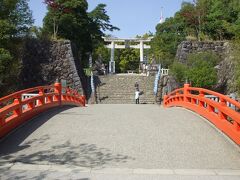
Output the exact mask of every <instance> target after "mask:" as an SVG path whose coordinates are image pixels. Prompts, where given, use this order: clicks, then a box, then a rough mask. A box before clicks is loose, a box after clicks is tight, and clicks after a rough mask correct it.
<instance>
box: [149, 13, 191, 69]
mask: <svg viewBox="0 0 240 180" xmlns="http://www.w3.org/2000/svg"><path fill="white" fill-rule="evenodd" d="M185 26H186V25H185V24H184V19H183V18H182V17H181V16H180V14H179V13H176V15H175V16H174V17H173V18H169V19H166V21H165V22H164V23H163V24H158V25H157V27H156V29H157V32H156V34H155V36H154V39H153V40H152V43H151V47H152V50H151V53H152V54H153V56H154V57H155V59H156V60H157V61H158V62H159V61H160V62H161V64H162V65H163V67H169V66H170V65H171V64H172V63H173V61H174V58H175V55H176V51H177V47H178V44H180V42H182V41H183V40H184V39H185V36H186V30H185Z"/></svg>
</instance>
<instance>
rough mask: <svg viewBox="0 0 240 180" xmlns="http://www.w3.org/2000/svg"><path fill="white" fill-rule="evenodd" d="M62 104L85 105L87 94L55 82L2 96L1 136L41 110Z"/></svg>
mask: <svg viewBox="0 0 240 180" xmlns="http://www.w3.org/2000/svg"><path fill="white" fill-rule="evenodd" d="M62 105H75V106H85V96H82V95H80V94H78V92H77V91H76V90H72V89H70V88H63V87H62V86H61V84H60V83H55V84H54V85H50V86H39V87H34V88H30V89H26V90H22V91H19V92H16V93H13V94H11V95H8V96H5V97H3V98H0V138H2V137H4V136H5V135H6V134H8V133H9V132H11V131H12V130H13V129H15V128H16V127H18V126H19V125H21V124H22V123H24V122H25V121H28V120H30V119H31V118H33V117H34V116H36V115H38V114H40V113H41V112H43V111H46V110H48V109H50V108H53V107H57V106H62Z"/></svg>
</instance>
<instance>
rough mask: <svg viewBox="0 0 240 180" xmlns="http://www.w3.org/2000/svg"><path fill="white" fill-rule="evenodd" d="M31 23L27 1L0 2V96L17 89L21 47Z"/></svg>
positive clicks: (6, 0)
mask: <svg viewBox="0 0 240 180" xmlns="http://www.w3.org/2000/svg"><path fill="white" fill-rule="evenodd" d="M32 23H33V20H32V14H31V11H30V10H29V7H28V0H1V1H0V89H1V90H0V96H2V95H6V94H7V93H10V92H11V91H14V90H15V89H16V88H17V85H18V83H17V80H18V74H19V69H20V65H19V64H20V63H19V60H20V57H21V47H22V43H23V39H24V37H25V36H27V35H28V34H29V32H30V27H31V25H32Z"/></svg>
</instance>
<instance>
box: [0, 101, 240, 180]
mask: <svg viewBox="0 0 240 180" xmlns="http://www.w3.org/2000/svg"><path fill="white" fill-rule="evenodd" d="M0 172H1V173H0V179H16V178H17V179H81V180H95V179H96V180H98V179H99V180H100V179H104V180H105V179H106V180H107V179H111V180H114V179H133V180H135V179H136V180H142V179H144V180H145V179H184V180H185V179H200V180H201V179H210V180H211V179H213V180H215V179H227V180H228V179H240V149H239V147H238V146H236V145H234V144H233V142H231V141H230V140H229V139H228V138H226V137H225V136H224V135H222V134H221V133H220V132H219V131H218V130H216V129H215V128H214V127H213V126H212V125H211V124H210V123H208V122H207V121H206V120H204V119H203V118H201V117H199V116H198V115H196V114H194V113H192V112H190V111H187V110H184V109H181V108H170V109H164V108H161V107H159V106H157V105H91V106H89V107H86V108H69V107H67V108H59V109H54V110H51V111H49V112H48V113H45V114H43V115H41V116H39V117H37V118H35V119H34V120H32V121H31V122H29V123H27V124H26V125H24V126H23V127H21V128H19V129H18V130H17V131H16V132H14V133H12V134H11V135H10V136H8V137H7V138H5V139H4V140H3V141H2V142H1V143H0Z"/></svg>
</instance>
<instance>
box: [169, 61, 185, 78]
mask: <svg viewBox="0 0 240 180" xmlns="http://www.w3.org/2000/svg"><path fill="white" fill-rule="evenodd" d="M170 69H171V71H170V72H171V74H172V75H173V76H174V77H175V78H176V80H177V81H178V82H179V83H183V82H184V81H185V80H186V78H187V74H186V73H187V69H188V68H187V66H186V65H184V64H182V63H179V62H176V61H175V62H174V63H173V64H172V66H171V67H170Z"/></svg>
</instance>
